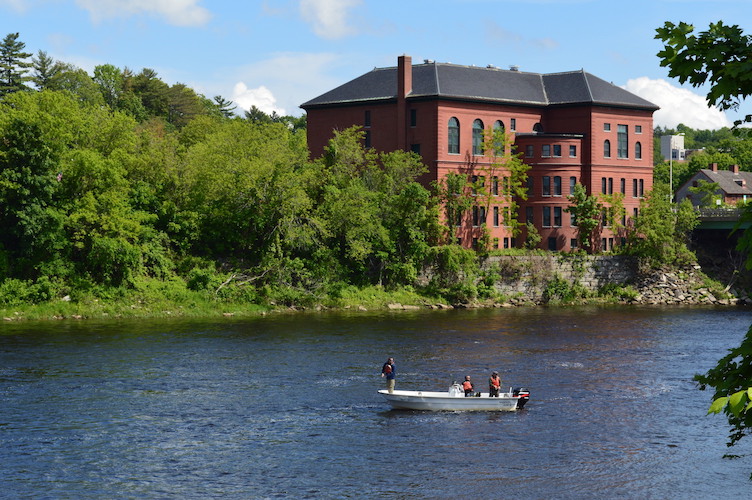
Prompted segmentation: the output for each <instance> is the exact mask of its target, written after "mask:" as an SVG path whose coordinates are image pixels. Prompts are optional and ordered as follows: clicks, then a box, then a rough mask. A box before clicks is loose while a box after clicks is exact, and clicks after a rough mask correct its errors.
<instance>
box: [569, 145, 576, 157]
mask: <svg viewBox="0 0 752 500" xmlns="http://www.w3.org/2000/svg"><path fill="white" fill-rule="evenodd" d="M569 157H570V158H577V146H575V145H571V146H569Z"/></svg>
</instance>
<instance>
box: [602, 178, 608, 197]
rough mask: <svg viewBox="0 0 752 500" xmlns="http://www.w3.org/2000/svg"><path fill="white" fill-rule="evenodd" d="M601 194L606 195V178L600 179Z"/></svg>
mask: <svg viewBox="0 0 752 500" xmlns="http://www.w3.org/2000/svg"><path fill="white" fill-rule="evenodd" d="M601 193H603V194H607V193H608V190H607V188H606V178H605V177H601Z"/></svg>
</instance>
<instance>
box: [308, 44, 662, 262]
mask: <svg viewBox="0 0 752 500" xmlns="http://www.w3.org/2000/svg"><path fill="white" fill-rule="evenodd" d="M301 108H303V109H304V110H305V111H306V113H307V121H308V128H307V130H308V147H309V148H310V151H311V154H312V155H313V156H314V157H318V156H320V155H322V154H323V153H324V148H325V146H326V144H327V142H328V141H329V139H330V138H331V137H332V135H333V131H334V130H344V129H346V128H349V127H351V126H353V125H357V126H360V127H362V129H363V131H364V134H365V136H364V143H365V146H366V147H372V148H374V149H376V150H378V151H393V150H397V149H403V150H407V151H414V152H416V153H418V154H420V155H421V156H422V158H423V162H424V163H425V164H426V165H427V167H428V173H427V174H426V175H425V176H424V177H423V178H422V179H421V180H422V181H423V182H424V183H425V184H426V185H429V184H430V183H431V182H436V181H441V180H442V179H443V178H444V177H445V176H447V175H448V174H450V173H453V174H461V175H466V176H467V178H468V180H469V181H471V180H472V181H480V182H486V181H489V183H488V184H486V186H491V189H492V196H493V200H492V202H491V203H490V206H475V207H472V209H471V210H468V211H467V213H465V214H462V215H461V216H460V217H459V218H458V219H457V220H455V221H451V224H452V225H453V226H454V238H455V241H456V242H457V243H459V244H461V245H463V246H465V247H475V246H476V245H477V243H478V241H479V237H480V235H481V234H482V233H483V228H485V230H486V231H487V232H488V234H489V235H490V237H491V246H492V247H495V248H506V247H521V246H522V244H523V241H524V239H523V238H524V234H523V235H522V237H520V238H515V237H514V235H513V234H512V231H511V229H510V227H506V226H505V224H504V217H503V214H504V213H505V210H508V208H509V201H508V199H507V197H505V196H504V193H503V187H502V188H498V187H497V186H499V185H502V186H503V183H504V181H505V177H504V176H505V173H504V172H499V174H498V177H497V176H496V175H495V174H493V175H494V177H493V178H492V179H487V180H486V179H485V178H484V177H483V176H484V174H483V172H484V167H487V166H488V165H489V164H490V163H491V161H492V159H491V158H490V157H489V156H492V155H488V154H486V152H485V151H484V149H483V147H482V137H483V135H484V133H485V132H486V131H488V130H503V131H505V132H506V133H507V135H508V136H509V137H510V140H511V141H512V144H513V147H514V152H515V153H517V154H519V155H521V159H522V161H523V162H525V163H526V164H528V165H529V166H530V170H529V171H528V181H527V189H528V192H527V198H526V199H519V200H516V204H517V206H518V207H519V208H518V211H517V213H516V214H514V217H515V218H516V220H518V221H519V222H521V223H522V224H525V223H526V222H531V223H532V224H533V225H534V226H535V227H536V229H537V231H538V233H539V234H540V236H541V237H542V241H541V244H540V246H541V247H542V248H545V249H549V250H570V249H572V248H573V247H574V246H576V244H577V241H576V235H577V226H576V220H573V219H572V217H571V215H570V214H569V213H568V212H566V208H567V207H568V206H569V201H568V199H567V196H569V195H570V194H571V192H572V189H573V188H574V186H575V184H577V183H580V184H582V185H583V186H585V188H586V189H587V191H588V194H592V195H596V196H601V195H616V194H619V193H621V194H622V195H623V201H622V205H623V207H624V208H625V210H626V216H625V217H624V218H623V219H622V223H624V224H627V223H628V219H631V218H632V217H633V216H634V215H636V214H637V211H638V209H639V205H640V200H641V199H642V197H643V196H644V194H645V193H647V192H648V191H650V190H651V188H652V185H653V112H654V111H656V110H657V109H658V107H657V106H655V105H654V104H652V103H650V102H648V101H646V100H645V99H642V98H640V97H638V96H636V95H634V94H632V93H630V92H628V91H626V90H624V89H622V88H620V87H618V86H616V85H614V84H612V83H609V82H607V81H605V80H603V79H601V78H598V77H596V76H594V75H592V74H590V73H587V72H585V71H582V70H579V71H571V72H565V73H553V74H540V73H526V72H523V71H519V69H518V68H516V67H513V68H512V69H509V70H504V69H499V68H497V67H494V66H488V67H477V66H460V65H456V64H448V63H437V62H434V61H429V60H426V61H424V62H423V64H416V65H413V64H412V58H410V57H409V56H400V57H399V58H398V62H397V66H396V67H394V66H393V67H388V68H374V69H373V70H372V71H369V72H367V73H365V74H363V75H361V76H359V77H357V78H355V79H354V80H352V81H350V82H347V83H344V84H343V85H341V86H339V87H337V88H335V89H333V90H330V91H329V92H326V93H324V94H322V95H320V96H318V97H315V98H313V99H311V100H310V101H308V102H306V103H304V104H302V105H301ZM507 175H508V174H507ZM620 237H621V235H620V234H614V231H612V229H611V228H610V227H604V228H603V229H602V231H601V233H600V237H599V239H598V241H597V243H599V244H600V245H599V246H600V248H601V249H602V250H609V249H611V248H612V247H613V246H614V245H615V244H618V241H619V239H620Z"/></svg>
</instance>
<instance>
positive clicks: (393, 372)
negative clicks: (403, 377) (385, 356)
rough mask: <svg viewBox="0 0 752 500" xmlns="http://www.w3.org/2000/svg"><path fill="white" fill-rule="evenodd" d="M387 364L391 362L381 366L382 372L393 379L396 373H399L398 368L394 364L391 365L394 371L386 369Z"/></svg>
mask: <svg viewBox="0 0 752 500" xmlns="http://www.w3.org/2000/svg"><path fill="white" fill-rule="evenodd" d="M387 366H389V363H384V366H382V367H381V373H383V374H384V375H386V378H387V379H389V380H391V379H393V378H394V375H395V373H397V369H396V368H395V367H394V365H391V367H392V371H391V372H387V371H386V368H387Z"/></svg>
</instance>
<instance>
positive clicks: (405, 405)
mask: <svg viewBox="0 0 752 500" xmlns="http://www.w3.org/2000/svg"><path fill="white" fill-rule="evenodd" d="M379 394H381V395H382V396H383V397H384V399H386V401H387V403H389V404H390V405H391V406H392V408H394V409H398V410H427V411H515V410H516V409H517V403H518V401H519V397H515V396H513V395H512V394H510V393H503V394H500V395H499V397H493V398H492V397H489V396H488V393H481V395H480V396H479V397H465V396H464V394H463V395H453V394H450V393H448V392H428V391H394V392H392V393H389V392H388V391H386V390H380V391H379Z"/></svg>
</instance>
